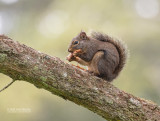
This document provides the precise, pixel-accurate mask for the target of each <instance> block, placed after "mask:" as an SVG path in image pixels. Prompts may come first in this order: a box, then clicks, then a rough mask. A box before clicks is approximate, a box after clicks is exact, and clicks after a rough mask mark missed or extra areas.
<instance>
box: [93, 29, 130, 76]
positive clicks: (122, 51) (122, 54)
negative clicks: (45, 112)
mask: <svg viewBox="0 0 160 121" xmlns="http://www.w3.org/2000/svg"><path fill="white" fill-rule="evenodd" d="M91 37H93V38H94V39H97V40H100V41H105V42H109V43H111V44H113V45H114V46H115V47H116V49H117V51H118V53H119V58H120V59H119V64H118V66H117V67H116V69H115V70H114V72H113V79H114V78H116V77H117V76H118V75H119V73H120V71H121V70H122V69H123V67H124V65H125V63H126V60H127V56H128V50H127V46H126V45H125V44H124V42H123V41H121V40H118V39H114V38H112V37H110V36H108V35H106V34H103V33H100V32H92V33H91Z"/></svg>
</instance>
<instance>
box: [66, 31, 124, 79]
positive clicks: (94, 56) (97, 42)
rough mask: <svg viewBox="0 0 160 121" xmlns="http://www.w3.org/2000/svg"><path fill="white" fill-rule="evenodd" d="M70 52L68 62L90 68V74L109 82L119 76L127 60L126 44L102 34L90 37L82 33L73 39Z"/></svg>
mask: <svg viewBox="0 0 160 121" xmlns="http://www.w3.org/2000/svg"><path fill="white" fill-rule="evenodd" d="M68 52H70V54H69V55H68V56H67V60H68V61H76V62H78V63H80V64H82V65H85V66H88V71H89V72H91V73H93V74H94V75H96V76H98V77H100V78H103V79H105V80H107V81H109V82H110V81H112V80H113V79H115V78H116V77H117V76H118V75H119V73H120V71H121V70H122V69H123V67H124V65H125V63H126V59H127V47H126V46H125V44H123V42H122V41H120V40H117V39H113V38H112V37H110V36H108V35H106V34H103V33H100V32H92V33H91V35H90V36H87V34H86V33H85V32H83V31H82V32H80V34H78V36H76V37H75V38H73V39H72V41H71V44H70V46H69V48H68Z"/></svg>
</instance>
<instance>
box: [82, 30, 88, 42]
mask: <svg viewBox="0 0 160 121" xmlns="http://www.w3.org/2000/svg"><path fill="white" fill-rule="evenodd" d="M80 38H81V39H83V40H88V39H89V38H88V37H87V35H86V33H85V32H84V31H81V33H80Z"/></svg>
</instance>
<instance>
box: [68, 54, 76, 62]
mask: <svg viewBox="0 0 160 121" xmlns="http://www.w3.org/2000/svg"><path fill="white" fill-rule="evenodd" d="M66 59H67V60H68V61H69V62H71V61H73V60H75V57H74V56H73V54H72V53H70V54H69V55H68V56H67V57H66Z"/></svg>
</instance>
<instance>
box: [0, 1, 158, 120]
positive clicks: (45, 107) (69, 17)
mask: <svg viewBox="0 0 160 121" xmlns="http://www.w3.org/2000/svg"><path fill="white" fill-rule="evenodd" d="M81 30H84V31H86V32H89V31H90V30H98V31H102V32H104V33H108V34H109V35H111V36H114V37H117V38H120V39H122V40H124V41H125V43H126V44H127V45H128V48H129V50H130V58H129V59H128V63H127V65H126V67H125V69H124V71H123V72H122V73H121V74H120V76H119V77H118V78H117V79H116V80H114V82H113V84H114V85H115V86H116V87H118V88H120V89H121V90H124V91H126V92H128V93H131V94H133V95H135V96H138V97H141V98H145V99H147V100H152V101H154V102H156V103H158V104H159V105H160V1H159V0H87V1H86V0H0V34H5V35H8V36H9V37H10V38H12V39H14V40H17V41H19V42H20V43H23V44H26V45H27V46H30V47H32V48H34V49H36V50H39V51H41V52H44V53H47V54H49V55H51V56H57V57H59V58H61V59H62V60H64V61H66V60H65V57H66V56H67V54H68V52H67V48H68V45H69V43H70V41H71V39H72V38H73V37H74V36H76V35H77V34H78V33H79V32H80V31H81ZM66 62H67V61H66ZM10 81H11V79H10V78H9V77H7V76H5V75H3V74H0V88H3V87H4V86H5V85H7V84H8V83H9V82H10ZM0 117H1V118H0V119H1V120H3V121H15V120H16V121H44V120H45V121H50V120H52V121H104V119H103V118H101V117H100V116H98V115H97V114H95V113H93V112H91V111H89V110H87V109H85V108H83V107H81V106H78V105H76V104H74V103H72V102H70V101H66V100H64V99H61V98H59V97H57V96H55V95H53V94H51V93H50V92H48V91H46V90H43V89H37V88H36V87H35V86H33V85H32V84H30V83H27V82H23V81H16V82H15V83H14V84H13V85H12V86H11V87H9V88H8V89H7V90H5V91H3V92H1V93H0Z"/></svg>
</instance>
